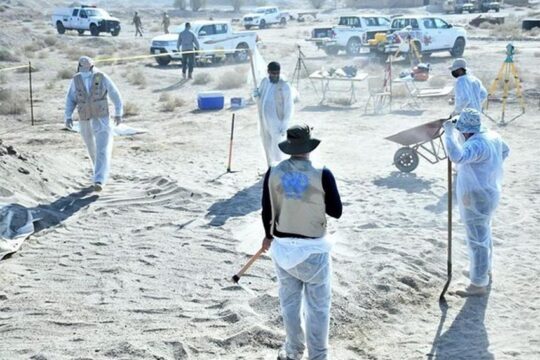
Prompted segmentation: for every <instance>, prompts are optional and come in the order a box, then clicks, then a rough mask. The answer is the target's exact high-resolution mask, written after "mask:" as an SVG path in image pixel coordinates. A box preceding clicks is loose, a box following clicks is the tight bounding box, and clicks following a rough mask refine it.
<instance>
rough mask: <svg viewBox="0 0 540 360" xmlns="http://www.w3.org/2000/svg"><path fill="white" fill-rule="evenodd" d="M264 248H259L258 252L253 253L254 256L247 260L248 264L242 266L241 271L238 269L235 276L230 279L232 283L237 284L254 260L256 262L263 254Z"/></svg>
mask: <svg viewBox="0 0 540 360" xmlns="http://www.w3.org/2000/svg"><path fill="white" fill-rule="evenodd" d="M264 251H265V250H264V248H260V249H259V251H257V253H255V255H253V256H252V257H251V258H250V259H249V260H248V262H247V263H246V265H244V267H243V268H242V269H240V271H239V272H237V273H236V275H234V276H233V277H232V278H233V281H234V282H238V280H240V277H241V276H242V275H244V273H245V272H246V271H247V270H248V269H249V268H250V266H251V265H252V264H253V263H254V262H255V260H257V259H258V258H259V257H260V256H261V255H262V254H263V253H264Z"/></svg>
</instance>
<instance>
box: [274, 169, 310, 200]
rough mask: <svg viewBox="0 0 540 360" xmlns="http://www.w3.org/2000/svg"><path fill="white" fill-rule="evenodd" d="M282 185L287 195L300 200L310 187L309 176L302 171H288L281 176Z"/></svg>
mask: <svg viewBox="0 0 540 360" xmlns="http://www.w3.org/2000/svg"><path fill="white" fill-rule="evenodd" d="M281 185H282V186H283V190H284V191H285V197H287V198H289V199H291V198H292V199H298V200H300V199H302V196H303V195H304V193H305V192H306V190H307V189H308V187H309V178H308V177H307V176H306V175H305V174H303V173H301V172H287V173H285V174H283V176H282V177H281Z"/></svg>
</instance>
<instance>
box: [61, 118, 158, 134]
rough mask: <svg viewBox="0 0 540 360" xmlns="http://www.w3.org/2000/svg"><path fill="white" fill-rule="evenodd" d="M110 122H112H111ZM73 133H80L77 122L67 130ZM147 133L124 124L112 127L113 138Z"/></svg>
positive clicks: (144, 130)
mask: <svg viewBox="0 0 540 360" xmlns="http://www.w3.org/2000/svg"><path fill="white" fill-rule="evenodd" d="M111 121H112V120H111ZM68 130H70V131H73V132H80V126H79V122H78V121H74V122H73V128H72V129H68ZM146 132H148V130H146V129H137V128H132V127H129V126H127V125H126V124H120V125H118V126H115V127H113V135H115V136H132V135H137V134H144V133H146Z"/></svg>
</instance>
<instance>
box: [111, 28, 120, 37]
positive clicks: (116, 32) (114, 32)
mask: <svg viewBox="0 0 540 360" xmlns="http://www.w3.org/2000/svg"><path fill="white" fill-rule="evenodd" d="M119 34H120V29H116V30H113V31H112V32H111V35H112V36H118V35H119Z"/></svg>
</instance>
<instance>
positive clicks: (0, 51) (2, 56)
mask: <svg viewBox="0 0 540 360" xmlns="http://www.w3.org/2000/svg"><path fill="white" fill-rule="evenodd" d="M0 61H19V58H18V57H16V56H15V55H13V53H12V52H11V51H9V50H8V49H6V48H3V47H0Z"/></svg>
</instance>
